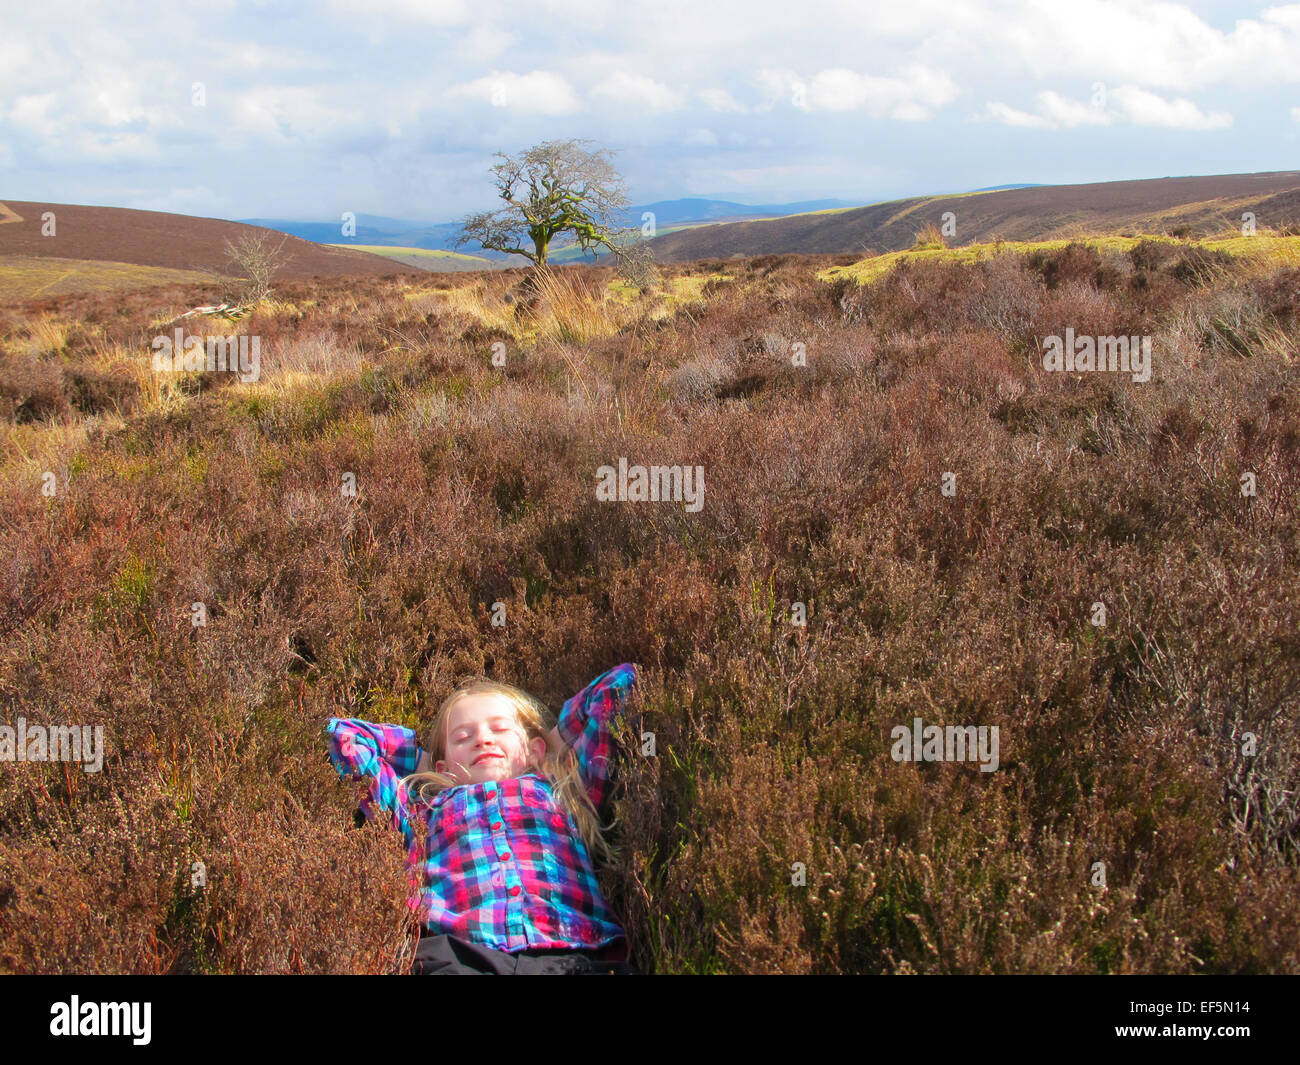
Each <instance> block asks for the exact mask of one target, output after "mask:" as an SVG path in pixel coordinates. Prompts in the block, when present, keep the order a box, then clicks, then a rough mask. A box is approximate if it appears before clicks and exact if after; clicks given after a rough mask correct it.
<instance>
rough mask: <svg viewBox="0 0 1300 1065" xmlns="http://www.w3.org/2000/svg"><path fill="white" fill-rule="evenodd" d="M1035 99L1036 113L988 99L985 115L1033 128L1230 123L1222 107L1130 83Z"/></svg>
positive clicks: (1214, 125) (1195, 126)
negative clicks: (1077, 96) (1086, 97)
mask: <svg viewBox="0 0 1300 1065" xmlns="http://www.w3.org/2000/svg"><path fill="white" fill-rule="evenodd" d="M1037 100H1038V113H1037V114H1030V113H1028V112H1025V111H1018V110H1016V109H1015V108H1013V107H1008V106H1007V105H1006V104H1004V103H1000V102H995V101H991V102H990V103H989V104H988V105H987V106H986V111H985V115H986V117H988V118H991V119H993V120H994V121H997V122H1001V123H1003V124H1004V125H1007V126H1021V127H1026V128H1035V129H1074V128H1076V127H1079V126H1110V125H1115V124H1116V123H1118V122H1124V123H1127V124H1129V125H1132V126H1143V127H1155V128H1162V129H1185V130H1215V129H1227V128H1228V127H1230V126H1231V125H1232V115H1230V114H1228V113H1227V112H1226V111H1208V112H1206V111H1202V110H1201V109H1200V108H1199V107H1198V106H1197V105H1196V104H1194V103H1193V102H1192V101H1191V100H1184V99H1182V98H1178V99H1166V98H1165V97H1163V96H1159V95H1157V94H1156V93H1153V92H1148V91H1147V90H1145V89H1139V88H1137V87H1136V86H1133V85H1121V86H1119V87H1118V88H1115V89H1112V90H1110V92H1109V93H1108V94H1102V95H1100V96H1098V97H1095V98H1094V100H1092V101H1090V102H1087V103H1084V102H1083V101H1080V100H1071V99H1069V98H1068V97H1065V96H1062V95H1061V94H1060V93H1057V92H1052V91H1051V90H1048V91H1045V92H1040V93H1039V94H1038V96H1037Z"/></svg>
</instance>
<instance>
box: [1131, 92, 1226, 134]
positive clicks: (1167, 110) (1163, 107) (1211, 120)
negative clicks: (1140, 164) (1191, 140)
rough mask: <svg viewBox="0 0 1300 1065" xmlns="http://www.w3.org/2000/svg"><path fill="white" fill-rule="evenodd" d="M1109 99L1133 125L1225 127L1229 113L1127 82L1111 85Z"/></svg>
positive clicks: (1180, 127) (1203, 128)
mask: <svg viewBox="0 0 1300 1065" xmlns="http://www.w3.org/2000/svg"><path fill="white" fill-rule="evenodd" d="M1110 96H1111V99H1112V100H1114V101H1115V102H1116V104H1117V105H1118V107H1119V110H1120V112H1121V113H1123V114H1124V116H1125V117H1126V118H1127V119H1128V120H1129V121H1130V122H1132V123H1133V124H1134V125H1135V126H1160V127H1163V128H1165V129H1193V130H1210V129H1227V128H1228V127H1229V126H1231V125H1232V115H1230V114H1228V113H1227V112H1226V111H1210V112H1208V113H1207V112H1204V111H1202V110H1201V109H1200V108H1199V107H1197V106H1196V105H1195V104H1194V103H1192V101H1191V100H1183V99H1177V100H1166V99H1164V98H1163V97H1161V96H1157V95H1156V94H1155V93H1153V92H1147V91H1146V90H1145V89H1138V88H1135V87H1134V86H1131V85H1128V86H1123V87H1121V88H1118V89H1115V90H1114V91H1113V92H1112V93H1111V94H1110Z"/></svg>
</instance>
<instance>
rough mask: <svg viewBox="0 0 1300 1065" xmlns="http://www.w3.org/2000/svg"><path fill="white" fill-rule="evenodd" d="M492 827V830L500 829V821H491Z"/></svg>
mask: <svg viewBox="0 0 1300 1065" xmlns="http://www.w3.org/2000/svg"><path fill="white" fill-rule="evenodd" d="M492 827H493V828H494V829H495V828H500V827H501V822H500V821H493V822H492Z"/></svg>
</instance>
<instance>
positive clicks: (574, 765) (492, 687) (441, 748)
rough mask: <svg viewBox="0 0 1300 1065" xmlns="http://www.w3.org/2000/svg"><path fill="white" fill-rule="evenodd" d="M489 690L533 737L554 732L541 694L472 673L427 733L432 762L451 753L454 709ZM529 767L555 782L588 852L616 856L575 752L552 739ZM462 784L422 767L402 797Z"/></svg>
mask: <svg viewBox="0 0 1300 1065" xmlns="http://www.w3.org/2000/svg"><path fill="white" fill-rule="evenodd" d="M484 694H493V695H500V696H503V697H504V698H505V699H506V701H507V702H509V703H510V705H511V706H512V707H513V708H514V711H515V716H516V718H517V720H518V722H519V724H520V725H521V726H523V729H524V734H525V736H526V737H527V738H528V740H530V741H531V740H533V739H537V738H540V739H543V740H545V739H546V735H547V733H548V732H549V731H550V722H551V714H550V712H549V711H548V710H547V709H546V707H545V706H544V705H543V704H542V703H541V702H540V701H539V700H538V699H535V698H534V697H533V696H531V695H529V694H528V693H527V692H526V691H522V690H521V689H519V688H516V687H514V685H511V684H505V683H503V682H501V681H495V680H490V679H489V678H487V677H469V678H467V679H465V680H462V681H461V682H460V683H459V684H458V685H457V686H456V690H455V691H454V692H452V693H451V694H450V695H449V696H447V698H446V699H444V700H443V701H442V705H441V706H440V707H438V712H437V713H436V714H435V715H434V717H433V723H432V724H431V725H430V726H429V730H428V732H427V733H426V734H425V737H424V744H423V747H424V750H425V753H426V756H427V758H428V760H429V765H430V766H433V765H436V764H437V763H438V762H440V761H441V760H442V759H443V756H444V755H446V753H447V723H448V720H449V719H450V717H451V711H452V708H453V707H454V706H455V705H456V704H457V703H458V702H460V701H461V700H462V699H464V698H465V697H466V696H470V695H484ZM528 769H530V770H534V771H536V772H538V773H541V774H542V776H544V777H546V778H547V779H548V780H549V781H550V783H551V790H552V792H553V793H554V795H555V801H556V803H557V804H558V805H559V806H560V808H561V809H562V810H564V811H565V812H566V813H567V814H568V815H569V816H570V817H571V818H572V819H573V823H574V825H575V826H576V827H577V829H578V836H579V837H580V838H581V839H582V842H583V843H584V844H585V845H586V848H587V853H588V854H590V855H591V856H592V858H593V859H597V860H601V861H607V862H608V861H610V860H612V859H613V857H614V850H613V848H612V847H610V845H609V844H608V843H607V842H606V840H605V837H604V835H603V834H602V828H603V827H608V826H602V825H601V823H600V818H599V816H598V815H597V813H596V808H595V807H594V806H593V805H592V802H591V797H590V796H589V795H588V794H587V789H586V786H585V785H584V784H583V782H582V777H581V775H580V773H579V772H578V761H577V759H576V758H575V757H574V756H573V752H572V751H571V750H570V749H569V748H568V747H567V746H565V748H564V750H563V751H561V752H560V753H559V754H556V753H554V752H552V751H551V750H550V744H549V743H548V744H547V752H546V754H545V756H544V757H543V758H542V761H541V763H540V764H539V763H538V762H537V759H536V757H535V756H534V755H533V754H532V753H531V752H529V755H528ZM457 783H458V782H457V781H456V780H455V779H454V778H453V777H451V776H450V775H448V774H447V773H439V772H437V771H435V770H433V769H432V768H430V769H428V770H425V771H423V772H421V771H419V770H417V771H416V772H414V773H410V774H408V775H407V776H405V777H403V778H402V779H401V780H400V781H399V782H398V801H399V802H400V801H405V800H404V799H403V795H404V794H405V795H409V796H411V797H413V798H414V799H416V800H417V801H419V802H423V803H429V802H431V801H432V800H433V799H434V798H436V797H437V796H438V795H439V794H440V793H441V792H443V791H445V790H446V789H447V788H454V787H456V786H457Z"/></svg>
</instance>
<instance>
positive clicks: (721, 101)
mask: <svg viewBox="0 0 1300 1065" xmlns="http://www.w3.org/2000/svg"><path fill="white" fill-rule="evenodd" d="M697 95H698V96H699V98H700V99H701V100H703V101H704V102H705V103H706V104H708V105H709V107H711V108H713V110H715V111H730V112H733V113H735V114H743V113H744V112H745V111H746V110H747V108H746V107H745V105H744V104H742V103H740V102H739V101H738V100H737V99H736V98H735V97H734V96H732V95H731V93H729V92H727V90H726V89H701V90H700V91H699V93H697Z"/></svg>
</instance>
